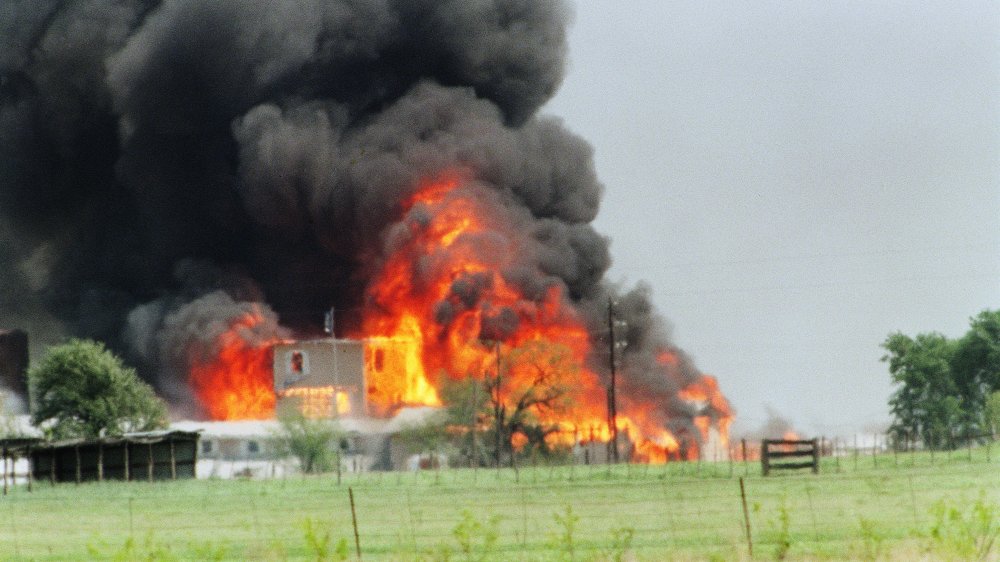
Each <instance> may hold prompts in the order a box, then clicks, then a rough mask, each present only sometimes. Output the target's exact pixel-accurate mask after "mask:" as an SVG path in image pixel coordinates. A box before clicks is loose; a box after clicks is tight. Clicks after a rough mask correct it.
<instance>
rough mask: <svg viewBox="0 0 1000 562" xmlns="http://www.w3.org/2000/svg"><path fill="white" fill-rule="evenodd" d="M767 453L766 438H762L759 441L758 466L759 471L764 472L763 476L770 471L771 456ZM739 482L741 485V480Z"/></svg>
mask: <svg viewBox="0 0 1000 562" xmlns="http://www.w3.org/2000/svg"><path fill="white" fill-rule="evenodd" d="M767 453H768V447H767V439H764V440H763V441H761V442H760V468H761V471H762V472H763V473H764V476H767V475H768V474H770V473H771V458H770V457H769V456H768V454H767ZM740 482H741V483H740V485H741V486H742V480H741V481H740Z"/></svg>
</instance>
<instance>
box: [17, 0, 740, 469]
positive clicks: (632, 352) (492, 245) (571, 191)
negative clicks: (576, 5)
mask: <svg viewBox="0 0 1000 562" xmlns="http://www.w3.org/2000/svg"><path fill="white" fill-rule="evenodd" d="M569 19H570V9H569V7H568V5H567V4H566V3H565V2H562V1H553V0H544V1H543V0H538V1H526V0H516V1H515V0H496V1H493V2H438V1H432V0H407V1H395V0H390V1H386V2H356V1H349V0H292V1H288V2H275V3H255V4H253V5H252V6H251V5H250V4H248V3H246V2H240V1H236V0H219V1H216V2H199V1H196V0H177V1H172V2H163V1H160V0H124V1H123V0H94V1H89V2H56V1H37V0H31V1H28V0H12V1H8V2H4V3H2V6H0V43H2V48H0V139H2V142H0V164H2V165H0V233H3V234H4V239H5V240H11V241H13V242H12V243H11V244H9V245H5V246H4V247H3V248H0V264H2V266H3V267H2V270H3V271H4V272H5V276H6V277H5V279H4V283H3V284H2V287H0V291H2V293H3V294H2V295H0V296H2V297H3V298H0V313H2V314H6V315H8V316H11V317H18V316H21V317H44V318H52V319H53V321H57V322H59V323H61V325H62V327H63V329H64V330H65V331H66V332H68V333H72V334H74V335H77V336H82V337H91V338H97V339H100V340H103V341H106V342H108V344H109V345H110V346H111V347H112V348H114V349H115V350H117V351H119V352H120V353H122V354H124V355H125V356H126V358H127V359H128V360H129V361H130V362H131V363H133V364H136V365H137V366H138V367H139V370H140V373H141V374H142V375H143V376H144V377H145V378H146V379H147V380H149V381H150V382H151V383H152V384H153V385H154V386H155V387H156V389H157V390H158V392H159V393H160V394H161V395H163V396H164V397H166V398H167V399H168V400H169V401H170V403H171V405H172V407H173V409H174V412H175V415H177V416H185V417H188V416H192V417H201V418H203V419H211V420H226V419H265V418H269V417H271V416H273V415H274V410H275V405H276V401H277V400H278V393H276V392H275V384H274V383H275V380H274V377H275V376H276V372H275V369H274V368H273V365H274V362H275V361H281V362H282V363H281V364H282V365H285V366H287V367H289V368H292V369H294V368H295V366H296V365H298V364H299V363H296V361H298V360H297V359H296V356H295V354H294V351H295V350H289V349H285V348H284V347H281V346H280V342H284V341H287V340H289V339H290V338H291V337H293V336H295V337H300V338H308V337H312V336H314V335H316V334H319V333H321V326H320V318H321V311H324V310H328V309H330V308H331V307H333V308H335V309H336V310H337V314H338V317H337V325H338V327H339V328H340V335H342V336H343V337H348V338H351V339H355V340H364V341H367V342H370V344H371V345H372V346H373V347H372V349H373V350H374V351H373V352H372V354H371V356H370V357H368V356H367V355H366V353H367V352H365V353H362V356H363V360H364V361H366V362H367V361H369V360H370V361H371V365H370V367H371V368H369V369H368V370H367V377H368V378H367V379H366V380H364V381H363V384H364V385H366V386H367V389H366V391H365V393H364V394H365V396H366V397H367V400H368V408H369V410H370V412H375V413H379V412H380V413H383V414H387V415H388V414H391V413H392V412H394V411H396V410H397V409H398V408H400V407H403V406H419V405H435V404H440V402H441V400H442V398H441V392H440V391H441V389H442V388H443V387H444V386H445V385H446V383H448V382H449V381H452V382H453V381H461V380H468V379H475V380H478V381H486V379H488V378H489V377H491V376H494V377H496V378H498V379H500V378H502V379H503V381H502V384H501V383H499V382H498V383H497V384H496V385H495V386H496V389H495V390H496V393H497V396H498V400H501V401H503V400H511V399H512V397H514V396H517V395H518V393H519V392H522V391H523V390H524V389H525V388H526V387H530V386H531V385H533V384H536V382H535V381H536V380H537V379H538V378H539V377H541V376H542V375H552V374H553V373H558V375H559V376H558V377H557V379H558V380H557V381H556V382H557V383H558V385H559V387H560V388H565V389H567V392H570V391H571V393H572V405H573V407H572V408H562V409H550V408H544V407H539V408H537V409H536V410H537V411H535V412H533V414H532V415H533V416H535V418H537V419H538V420H540V422H545V423H547V424H550V425H553V426H558V427H562V428H570V427H577V428H581V427H590V426H593V427H595V438H596V439H603V440H607V439H610V438H611V436H612V435H613V434H614V433H615V432H621V433H624V434H627V435H628V436H629V438H630V439H631V440H632V441H633V442H634V443H636V451H637V453H636V455H637V457H639V458H643V459H647V460H665V459H667V458H676V457H682V456H687V455H691V454H692V453H695V454H696V453H697V450H698V448H699V446H700V444H701V443H703V442H704V440H705V439H706V438H707V436H708V435H709V430H714V431H718V432H721V433H722V434H723V435H724V434H725V430H726V428H727V426H728V422H729V420H730V418H731V412H730V411H729V408H728V404H727V402H726V400H725V398H724V397H723V396H722V394H721V393H720V392H719V389H718V387H717V385H716V384H715V380H714V379H712V378H711V377H709V376H708V375H705V374H704V373H702V372H701V371H700V370H699V369H698V368H697V367H696V366H695V364H694V362H693V361H692V360H691V358H690V357H688V356H687V355H686V354H685V353H684V352H683V351H682V350H680V349H678V347H677V346H676V345H674V344H673V343H672V342H671V340H670V333H669V330H668V328H667V324H666V322H665V321H663V319H662V317H661V316H660V315H659V314H658V313H657V312H656V311H655V310H654V309H653V306H652V303H651V299H650V295H649V290H648V289H647V288H646V287H644V286H641V285H640V286H638V287H635V288H626V287H620V286H617V285H614V284H612V283H610V282H608V281H607V280H606V279H605V277H604V275H605V272H606V271H607V269H608V267H609V265H610V260H611V258H610V251H609V241H608V240H607V239H606V237H604V236H602V235H601V234H600V233H598V232H596V231H595V230H594V228H593V227H592V226H591V224H590V223H591V221H592V220H593V219H594V218H595V216H596V214H597V211H598V206H599V202H600V199H601V192H602V190H603V189H604V187H603V186H602V184H601V183H600V182H599V181H598V179H597V177H596V174H595V171H594V165H593V159H592V150H591V148H590V146H589V145H588V144H587V143H586V142H585V141H584V140H583V139H581V138H580V137H578V136H577V135H575V134H573V133H572V132H570V131H569V130H568V129H567V128H566V127H565V126H564V125H563V123H561V122H560V120H559V119H557V118H554V117H551V116H545V115H541V114H539V112H538V110H539V108H540V107H541V106H542V105H543V104H544V103H545V102H546V100H548V99H549V98H550V97H551V96H552V95H553V93H554V92H555V91H556V89H557V88H558V86H559V83H560V80H561V77H562V73H563V69H564V66H565V60H566V26H567V25H568V21H569ZM609 302H614V303H616V304H615V305H614V306H613V308H612V314H613V316H614V322H618V323H622V324H623V327H622V329H621V330H620V331H621V334H620V336H621V339H622V342H621V343H623V344H625V345H626V347H624V349H622V350H621V352H620V353H619V354H618V357H617V362H616V365H615V369H614V371H615V373H616V375H615V380H616V381H617V382H616V384H615V385H614V386H615V398H614V400H613V401H609V399H608V394H609V393H608V389H609V388H610V387H611V386H612V384H611V381H612V368H611V366H610V365H611V362H610V361H609V360H608V356H607V352H608V350H609V346H610V345H614V342H610V341H609V340H610V339H612V338H611V337H610V334H609V333H608V329H607V327H608V326H609V318H608V309H609V306H608V303H609ZM612 325H614V323H612ZM379 342H380V343H379ZM275 346H279V347H275ZM275 349H279V350H280V352H281V353H282V354H283V355H282V356H281V357H277V358H276V357H275V356H274V352H275ZM380 349H381V352H379V350H380ZM286 351H291V352H292V354H291V355H287V354H285V353H286ZM303 351H307V352H308V351H309V350H308V349H303ZM344 353H345V354H349V353H353V354H354V355H352V357H353V358H354V359H352V360H357V357H358V355H357V352H356V351H350V352H348V350H347V348H346V347H345V348H344ZM309 355H311V354H309ZM380 357H381V359H380ZM510 357H517V358H520V362H516V363H515V362H508V361H505V358H510ZM300 358H301V360H302V361H301V368H302V369H307V368H308V367H307V365H306V363H307V361H306V359H305V356H304V355H302V356H300ZM312 360H313V361H316V359H312ZM378 365H380V366H381V368H374V367H376V366H378ZM545 365H549V366H551V365H556V366H558V368H557V369H556V368H549V367H543V368H539V366H545ZM310 367H311V366H310ZM491 373H492V374H491ZM498 373H503V377H500V376H498V375H497V374H498ZM295 376H299V375H294V376H292V377H291V378H289V380H290V381H291V380H292V379H294V378H295ZM301 376H303V377H305V376H307V375H305V373H304V372H303V373H302V374H301ZM302 380H303V381H304V379H302ZM300 382H302V381H300ZM356 382H357V381H341V380H339V379H338V380H336V381H332V382H331V384H329V385H325V386H329V387H332V390H328V391H324V392H332V393H333V394H331V395H330V396H331V397H332V398H331V399H326V401H325V402H324V401H323V400H319V399H318V398H316V397H317V396H320V395H319V394H316V395H315V396H313V395H308V396H299V397H297V398H298V399H301V400H303V401H306V402H309V401H312V402H309V403H316V404H320V403H325V404H327V406H324V407H325V408H329V409H336V410H337V411H338V412H340V411H341V408H343V409H345V410H346V409H351V411H354V410H353V409H355V408H357V407H359V406H358V404H357V403H355V402H352V401H351V399H350V392H348V391H347V390H344V389H348V388H349V387H351V386H352V385H354V384H355V383H356ZM282 384H284V383H282ZM297 384H298V383H296V382H289V386H287V387H282V388H280V390H279V391H278V392H279V393H286V394H288V393H292V394H295V393H303V392H306V391H300V390H296V389H297V388H302V387H299V386H296V385H297ZM308 388H313V389H314V388H321V387H314V386H309V387H308ZM338 388H341V390H338ZM310 392H311V391H310ZM338 392H344V393H346V395H347V398H346V399H344V400H343V401H342V400H341V399H340V398H339V395H338V394H337V393H338ZM307 394H308V393H307ZM320 397H321V396H320ZM609 402H610V403H612V404H614V405H616V406H617V408H615V410H616V411H617V415H616V416H608V410H609V407H608V406H609ZM609 417H613V418H614V419H613V420H612V419H609ZM597 428H601V429H597ZM613 429H614V431H613ZM565 433H567V434H571V431H570V430H569V429H565ZM513 438H515V436H512V439H513ZM685 443H687V444H689V445H685Z"/></svg>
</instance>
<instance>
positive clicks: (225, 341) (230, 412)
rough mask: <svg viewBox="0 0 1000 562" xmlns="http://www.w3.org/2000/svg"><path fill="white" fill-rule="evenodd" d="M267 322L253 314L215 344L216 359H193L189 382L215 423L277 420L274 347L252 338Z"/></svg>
mask: <svg viewBox="0 0 1000 562" xmlns="http://www.w3.org/2000/svg"><path fill="white" fill-rule="evenodd" d="M263 321H264V317H263V314H261V312H260V310H258V309H257V308H256V307H255V308H254V310H252V311H250V312H247V313H246V314H243V315H241V316H238V317H236V318H235V319H233V320H232V321H230V324H229V327H228V329H226V330H225V331H223V332H222V333H221V334H220V335H219V336H218V337H217V338H216V341H215V342H213V347H214V348H215V355H214V357H212V358H211V359H210V360H209V361H207V362H202V361H199V360H197V359H196V358H193V359H192V361H191V365H190V370H189V375H188V376H189V380H190V382H191V387H192V388H193V389H194V392H195V396H197V398H198V401H199V402H200V403H201V405H202V407H203V408H204V409H205V413H206V414H207V415H208V417H209V418H210V419H213V420H246V419H268V418H271V417H273V416H274V404H275V394H274V382H273V374H272V365H271V362H272V351H271V345H272V344H274V343H276V341H277V340H275V341H265V342H257V343H256V344H255V343H251V342H255V341H256V338H254V337H252V336H251V334H252V333H253V332H254V329H255V328H256V327H258V326H259V325H260V324H261V323H262V322H263Z"/></svg>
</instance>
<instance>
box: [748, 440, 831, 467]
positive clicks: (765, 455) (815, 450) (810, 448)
mask: <svg viewBox="0 0 1000 562" xmlns="http://www.w3.org/2000/svg"><path fill="white" fill-rule="evenodd" d="M818 441H819V440H817V439H809V440H800V439H765V440H763V441H761V444H760V465H761V470H762V471H763V473H764V476H767V475H769V474H770V473H771V470H785V469H798V468H811V469H812V471H813V474H818V473H819V442H818ZM804 458H808V459H809V460H807V461H804V460H801V459H804ZM774 460H781V461H783V462H777V463H776V462H773V461H774ZM789 460H790V461H791V462H788V461H789Z"/></svg>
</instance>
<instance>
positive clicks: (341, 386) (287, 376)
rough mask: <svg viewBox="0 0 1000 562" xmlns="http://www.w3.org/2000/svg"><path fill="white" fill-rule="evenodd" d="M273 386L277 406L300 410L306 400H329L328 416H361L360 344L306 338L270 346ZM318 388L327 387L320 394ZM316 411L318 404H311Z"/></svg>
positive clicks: (362, 374)
mask: <svg viewBox="0 0 1000 562" xmlns="http://www.w3.org/2000/svg"><path fill="white" fill-rule="evenodd" d="M274 389H275V392H277V393H278V396H279V404H278V407H279V408H282V407H283V405H286V404H287V403H289V402H290V403H292V404H293V405H294V406H295V407H297V408H299V409H304V408H303V406H304V405H307V404H308V403H309V402H310V401H318V400H323V399H324V397H326V400H328V401H329V408H330V410H331V411H329V413H328V415H330V416H342V415H364V414H365V413H366V400H365V363H364V344H363V343H362V342H360V341H356V340H333V339H325V340H310V341H297V342H289V343H280V344H277V345H275V346H274ZM319 389H330V390H331V391H332V392H329V393H326V394H324V392H323V391H321V390H319ZM311 409H312V410H315V411H316V413H323V408H322V407H317V406H316V405H313V407H312V408H311Z"/></svg>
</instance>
